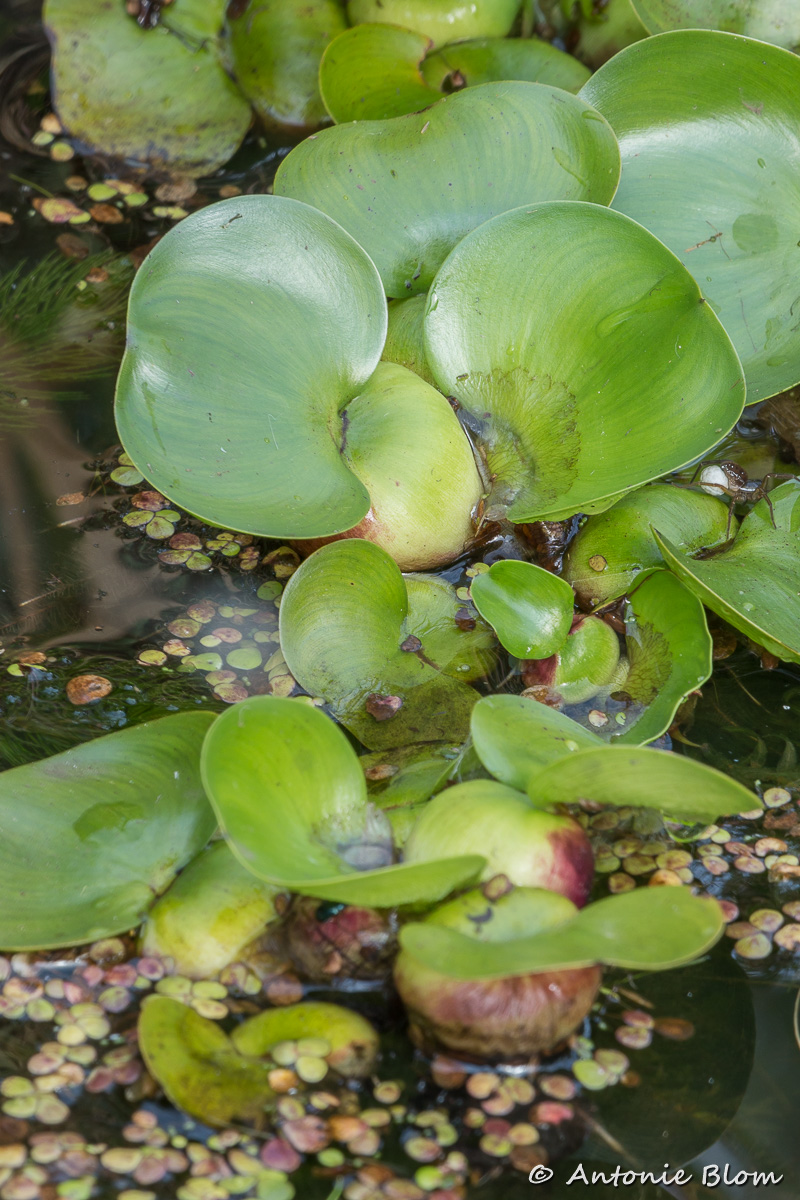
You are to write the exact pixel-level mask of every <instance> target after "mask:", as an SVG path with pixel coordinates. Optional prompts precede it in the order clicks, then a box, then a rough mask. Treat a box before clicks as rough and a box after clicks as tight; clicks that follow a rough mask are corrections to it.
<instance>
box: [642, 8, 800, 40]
mask: <svg viewBox="0 0 800 1200" xmlns="http://www.w3.org/2000/svg"><path fill="white" fill-rule="evenodd" d="M631 3H632V4H633V7H634V9H635V11H636V15H637V16H638V17H639V20H640V21H641V22H642V23H643V25H644V26H645V27H646V29H647V30H648V32H650V33H664V32H665V31H666V30H670V29H720V30H722V31H723V32H725V33H742V34H744V35H745V36H746V37H751V38H757V39H758V40H759V41H761V42H772V43H774V45H776V46H785V47H786V48H787V49H789V50H793V49H796V48H797V47H798V46H800V10H798V9H797V8H796V7H795V6H794V5H792V4H787V3H786V0H631Z"/></svg>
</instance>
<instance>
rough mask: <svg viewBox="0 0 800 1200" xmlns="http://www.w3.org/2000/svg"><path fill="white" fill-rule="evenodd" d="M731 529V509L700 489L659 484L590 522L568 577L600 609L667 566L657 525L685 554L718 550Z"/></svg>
mask: <svg viewBox="0 0 800 1200" xmlns="http://www.w3.org/2000/svg"><path fill="white" fill-rule="evenodd" d="M737 524H738V523H737V522H736V519H735V518H733V520H732V521H731V526H730V532H729V530H728V507H727V505H726V504H725V503H724V502H723V501H722V500H719V499H717V497H716V496H709V495H707V494H706V493H705V492H702V491H700V490H698V491H692V490H690V489H688V488H680V487H674V486H673V485H671V484H666V483H656V484H653V485H652V487H644V488H637V490H636V491H635V492H630V493H629V494H628V495H627V496H623V498H622V499H621V500H618V501H617V503H616V504H615V505H614V506H613V507H612V508H609V509H607V510H606V512H604V513H600V514H598V516H595V517H590V518H589V520H588V521H587V522H586V523H585V525H583V527H582V528H581V529H580V530H579V531H578V535H577V537H576V538H575V540H574V541H573V542H572V544H571V545H570V548H569V551H568V553H567V558H566V562H565V565H564V578H565V579H567V580H568V581H569V583H571V584H572V586H573V588H574V589H575V593H576V595H577V596H578V599H579V601H581V602H582V603H584V604H589V605H590V606H591V607H592V608H594V607H595V606H596V605H598V604H605V603H606V602H607V601H608V600H616V599H617V597H618V596H623V595H624V594H625V593H626V592H627V591H628V589H629V588H630V586H631V584H632V583H633V581H634V579H635V578H636V576H637V575H638V574H640V573H641V572H643V571H650V570H652V569H654V568H656V567H663V565H664V559H663V558H662V556H661V551H660V550H659V548H658V544H657V542H656V539H655V536H654V535H653V531H652V529H651V526H654V527H655V528H656V529H658V530H660V531H661V533H662V534H664V535H665V536H666V537H668V538H670V539H672V541H674V542H675V543H676V545H678V546H679V547H680V548H681V549H682V550H689V551H692V550H699V549H700V548H701V547H703V546H717V545H720V544H721V543H722V542H724V541H725V540H726V539H727V538H728V537H730V534H731V532H734V533H735V531H736V526H737Z"/></svg>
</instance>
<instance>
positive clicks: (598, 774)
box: [528, 746, 760, 824]
mask: <svg viewBox="0 0 800 1200" xmlns="http://www.w3.org/2000/svg"><path fill="white" fill-rule="evenodd" d="M528 795H529V796H530V798H531V800H532V801H533V803H534V804H536V805H541V806H547V805H551V804H574V803H575V802H576V801H577V800H593V801H595V803H597V804H613V805H615V806H617V807H620V808H621V807H623V806H630V807H636V808H654V809H657V810H658V811H659V812H661V813H663V814H664V816H666V817H668V818H670V820H673V821H682V822H684V823H685V824H690V823H694V822H697V821H703V822H705V823H706V824H710V823H711V822H712V821H714V820H715V818H716V817H719V816H723V815H727V814H729V813H737V812H747V811H748V810H751V809H756V808H758V807H759V806H760V801H759V799H758V796H756V795H754V794H753V792H751V791H748V789H747V788H745V787H742V785H741V784H740V783H737V782H736V780H735V779H731V778H730V776H728V775H723V774H722V772H721V771H715V770H714V769H713V767H707V766H706V765H705V764H704V763H700V762H696V761H695V760H694V759H692V758H685V757H684V756H683V755H682V754H672V753H671V752H669V751H667V750H650V749H647V748H646V747H642V748H629V747H627V746H603V747H601V748H599V749H597V750H583V751H580V752H579V753H578V754H572V755H570V756H569V758H562V759H559V760H558V761H557V762H553V763H551V764H550V765H549V766H547V767H545V768H544V770H543V771H541V772H540V773H539V774H538V775H536V776H535V777H534V778H533V779H532V780H531V782H530V783H529V784H528Z"/></svg>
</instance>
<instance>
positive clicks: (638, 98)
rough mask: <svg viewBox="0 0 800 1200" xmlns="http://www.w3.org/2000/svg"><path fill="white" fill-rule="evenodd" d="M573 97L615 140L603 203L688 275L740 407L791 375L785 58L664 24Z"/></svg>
mask: <svg viewBox="0 0 800 1200" xmlns="http://www.w3.org/2000/svg"><path fill="white" fill-rule="evenodd" d="M581 95H582V96H583V97H584V98H585V99H586V100H587V101H588V102H589V103H590V104H594V105H595V106H596V107H597V108H599V109H600V111H601V112H602V113H603V114H604V115H605V116H606V117H608V119H609V121H610V122H611V124H612V125H613V127H614V130H615V132H616V134H617V137H618V138H619V141H620V148H621V151H622V158H623V173H622V181H621V183H620V188H619V191H618V192H617V195H616V197H615V199H614V207H615V208H616V209H618V210H619V211H620V212H624V213H627V215H628V216H630V217H634V218H635V219H636V220H637V221H640V222H641V223H642V224H643V225H645V226H646V227H647V228H648V229H651V230H652V231H653V233H655V234H656V236H657V237H659V238H661V240H662V241H663V242H664V243H665V244H666V245H667V246H669V248H670V249H671V250H673V251H674V253H675V254H676V255H677V256H678V258H679V259H680V260H681V262H683V263H684V264H685V265H686V267H687V268H688V269H689V270H690V271H691V272H692V274H693V275H694V276H695V278H696V279H697V280H698V281H699V283H700V284H701V286H702V289H703V293H704V295H705V296H707V298H708V301H709V304H710V306H712V307H713V308H714V311H715V312H716V313H717V314H718V316H719V318H720V320H721V321H722V323H723V325H724V326H725V328H726V329H727V331H728V333H729V334H730V335H731V339H732V340H733V344H734V345H735V346H736V349H737V350H738V352H739V355H740V357H741V360H742V364H743V366H744V370H745V376H746V380H747V399H748V403H751V404H752V403H754V402H755V401H757V400H762V399H764V397H766V396H771V395H774V394H775V393H776V392H780V391H783V390H784V389H785V388H788V387H790V386H791V385H792V384H794V383H797V382H798V380H800V328H799V327H798V323H797V320H796V317H795V316H793V314H794V313H795V304H796V300H797V271H796V266H795V257H796V256H797V252H798V251H797V240H798V238H797V227H798V213H799V212H800V205H799V204H798V197H797V177H796V170H795V164H796V162H797V159H798V156H800V61H798V59H797V57H796V56H795V55H793V54H790V53H789V52H788V51H787V50H782V49H779V48H778V47H776V46H767V45H765V44H764V43H763V42H756V41H752V40H750V39H749V38H742V37H738V36H736V35H734V34H730V33H717V32H712V31H705V30H677V31H675V32H673V33H663V34H659V35H657V36H656V37H653V38H647V39H646V40H645V41H642V42H638V43H637V44H636V45H635V46H630V47H628V49H627V50H624V51H623V52H622V53H621V54H620V55H618V56H617V57H616V58H614V59H613V60H612V61H611V62H609V63H607V64H606V65H605V66H604V67H603V68H601V70H600V71H598V72H597V74H596V75H594V76H593V77H592V79H590V80H589V82H588V83H587V84H586V86H585V87H584V88H583V90H582V92H581ZM712 124H713V128H714V130H715V134H714V136H713V138H709V136H708V133H709V129H710V128H711V126H712Z"/></svg>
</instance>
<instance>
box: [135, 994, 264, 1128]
mask: <svg viewBox="0 0 800 1200" xmlns="http://www.w3.org/2000/svg"><path fill="white" fill-rule="evenodd" d="M139 1047H140V1049H141V1052H142V1057H143V1058H144V1061H145V1064H146V1065H147V1069H148V1071H149V1072H150V1074H151V1075H152V1076H153V1078H154V1079H156V1080H157V1081H158V1082H159V1083H160V1084H161V1086H162V1088H163V1089H164V1091H165V1092H166V1094H167V1097H168V1098H169V1099H170V1100H171V1101H172V1103H173V1104H174V1105H175V1106H176V1108H178V1109H181V1110H182V1111H183V1112H185V1113H188V1114H189V1116H191V1117H195V1118H197V1120H200V1121H205V1122H207V1123H208V1124H209V1125H230V1124H231V1122H233V1121H243V1122H247V1123H254V1122H255V1123H258V1124H260V1123H261V1122H263V1119H264V1113H265V1109H266V1108H267V1107H268V1106H269V1105H270V1102H271V1101H273V1100H274V1098H275V1096H274V1093H273V1091H272V1088H271V1087H270V1085H269V1072H270V1069H271V1066H272V1064H271V1063H267V1062H263V1061H260V1060H259V1059H256V1058H245V1057H244V1055H242V1054H240V1053H239V1051H238V1050H237V1049H236V1048H235V1046H234V1045H233V1043H232V1041H231V1039H230V1038H229V1037H228V1035H227V1033H225V1032H224V1031H223V1030H222V1029H220V1026H219V1022H218V1021H210V1020H208V1018H206V1017H201V1016H200V1015H199V1013H196V1012H195V1011H194V1009H192V1008H189V1006H188V1005H186V1004H183V1003H182V1002H181V1001H180V1000H173V999H172V998H171V997H170V996H148V997H147V999H146V1000H145V1001H144V1003H143V1005H142V1011H141V1015H140V1017H139Z"/></svg>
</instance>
